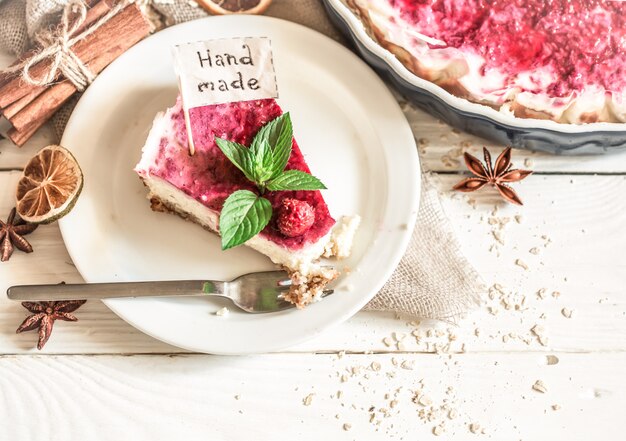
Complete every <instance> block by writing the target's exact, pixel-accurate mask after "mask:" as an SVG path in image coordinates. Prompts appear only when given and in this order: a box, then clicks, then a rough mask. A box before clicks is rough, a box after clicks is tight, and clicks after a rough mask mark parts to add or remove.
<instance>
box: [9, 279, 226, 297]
mask: <svg viewBox="0 0 626 441" xmlns="http://www.w3.org/2000/svg"><path fill="white" fill-rule="evenodd" d="M225 284H226V282H217V281H211V280H176V281H162V282H115V283H75V284H67V285H66V284H57V285H20V286H12V287H10V288H9V289H8V290H7V297H8V298H9V299H11V300H22V301H24V300H25V301H34V302H37V301H46V300H48V301H53V300H91V299H110V298H120V297H179V296H203V295H210V294H213V295H224V292H225V291H224V289H225Z"/></svg>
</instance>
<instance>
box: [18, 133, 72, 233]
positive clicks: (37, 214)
mask: <svg viewBox="0 0 626 441" xmlns="http://www.w3.org/2000/svg"><path fill="white" fill-rule="evenodd" d="M82 189H83V172H82V170H81V169H80V166H79V165H78V162H76V159H75V158H74V156H72V154H71V153H70V152H69V151H68V150H67V149H65V148H63V147H61V146H58V145H49V146H48V147H44V148H43V149H41V150H40V151H39V153H37V154H36V155H35V156H34V157H33V158H32V159H31V160H30V161H28V164H26V167H25V168H24V172H23V174H22V178H21V179H20V180H19V182H18V183H17V192H16V195H15V197H16V208H17V212H18V214H19V215H20V217H21V218H22V219H24V220H25V221H26V222H30V223H34V224H48V223H50V222H54V221H55V220H57V219H59V218H61V217H63V216H65V215H66V214H67V213H69V212H70V210H71V209H72V208H73V207H74V204H75V203H76V200H77V199H78V195H80V192H81V190H82Z"/></svg>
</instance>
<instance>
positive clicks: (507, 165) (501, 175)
mask: <svg viewBox="0 0 626 441" xmlns="http://www.w3.org/2000/svg"><path fill="white" fill-rule="evenodd" d="M483 154H484V155H485V165H486V166H485V165H483V164H482V163H481V162H480V160H479V159H478V158H476V157H475V156H472V155H470V154H469V153H464V154H463V155H464V157H465V164H466V165H467V168H468V169H469V170H470V171H471V172H472V173H473V174H474V175H475V176H476V177H474V178H467V179H463V180H462V181H461V182H459V183H458V184H456V185H455V186H454V187H453V189H454V190H458V191H464V192H470V191H476V190H479V189H481V188H483V187H484V186H485V185H486V184H490V185H493V186H494V187H496V189H497V190H498V191H499V192H500V194H501V195H502V197H503V198H504V199H506V200H507V201H509V202H510V203H512V204H517V205H523V204H522V200H521V199H520V198H519V196H518V195H517V193H515V191H514V190H513V189H512V188H511V187H509V186H508V185H506V184H505V183H506V182H517V181H521V180H522V179H524V178H526V177H527V176H528V175H530V174H531V173H532V171H530V170H517V169H512V167H513V164H511V147H507V148H506V149H505V150H504V151H503V152H502V153H500V155H499V156H498V159H496V163H495V164H494V165H493V166H492V165H491V154H490V153H489V150H487V149H486V148H485V147H483Z"/></svg>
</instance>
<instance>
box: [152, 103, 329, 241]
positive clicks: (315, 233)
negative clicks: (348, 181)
mask: <svg viewBox="0 0 626 441" xmlns="http://www.w3.org/2000/svg"><path fill="white" fill-rule="evenodd" d="M168 114H169V117H170V121H169V125H170V127H171V128H170V131H169V133H167V134H166V135H164V136H163V137H162V138H161V141H160V145H159V152H158V154H157V156H156V158H155V163H154V165H153V166H152V167H151V168H150V173H151V174H152V175H154V176H158V177H160V178H162V179H165V180H166V181H168V182H169V183H171V184H172V185H174V186H175V187H177V188H178V189H180V190H181V191H183V192H185V193H186V194H187V195H189V196H191V197H192V198H194V199H196V200H197V201H198V202H200V203H202V204H204V205H205V206H206V207H207V208H210V209H212V210H215V211H218V212H219V211H221V209H222V206H223V205H224V201H225V200H226V198H227V197H228V196H229V195H230V194H231V193H233V192H234V191H236V190H241V189H246V190H250V191H253V192H256V191H257V189H256V186H255V185H254V184H253V183H252V182H250V181H248V180H247V179H246V178H245V176H244V175H243V173H242V172H241V171H239V169H237V168H236V167H235V166H234V165H233V164H232V163H231V162H230V161H229V160H228V158H226V156H224V154H223V153H222V152H221V150H220V149H219V147H217V145H216V144H215V141H214V138H215V136H219V137H221V138H225V139H229V140H231V141H235V142H238V143H240V144H243V145H249V144H250V142H251V141H252V138H253V137H254V135H255V134H256V133H257V131H258V130H259V129H260V128H261V127H262V126H264V125H265V124H266V123H268V122H269V121H271V120H273V119H275V118H276V117H277V116H279V115H281V114H282V110H281V108H280V107H279V105H278V104H277V103H276V101H274V100H272V99H267V100H257V101H244V102H236V103H226V104H216V105H212V106H204V107H198V108H194V109H191V110H190V111H189V117H190V120H191V130H192V132H193V139H194V144H195V147H196V153H195V155H194V156H190V155H189V153H188V151H189V149H188V139H187V131H186V128H185V121H184V117H183V112H182V108H181V104H180V100H179V102H178V103H177V104H176V106H175V107H174V108H172V109H170V111H169V112H168ZM286 170H301V171H304V172H307V173H310V170H309V167H308V166H307V164H306V162H305V160H304V157H303V156H302V152H301V151H300V148H299V147H298V144H297V143H296V140H295V139H294V140H293V144H292V152H291V157H290V158H289V162H288V163H287V167H286ZM264 197H266V198H267V199H269V201H270V202H271V203H272V208H273V212H274V216H273V218H272V220H271V221H270V223H269V225H268V226H267V227H266V228H265V229H264V230H263V231H262V232H261V233H260V235H261V236H263V237H265V238H266V239H269V240H271V241H272V242H275V243H277V244H279V245H282V246H284V247H286V248H289V249H292V250H298V249H300V248H302V247H304V246H305V245H307V244H309V243H313V242H316V241H317V240H318V239H320V238H321V237H322V236H325V235H326V234H327V233H328V232H329V231H330V229H331V227H332V226H333V225H334V224H335V220H334V219H333V218H332V217H331V216H330V213H329V211H328V206H327V205H326V202H325V201H324V198H323V197H322V194H321V193H320V192H319V191H274V192H267V193H265V194H264ZM285 199H294V200H298V201H302V203H306V204H307V205H308V206H309V207H310V208H311V210H312V212H313V219H311V224H310V225H309V228H307V229H306V231H304V230H303V231H302V233H301V234H299V235H297V236H296V237H288V236H286V235H284V234H283V233H281V232H280V230H279V227H278V225H277V217H278V213H280V210H281V208H282V205H283V200H285Z"/></svg>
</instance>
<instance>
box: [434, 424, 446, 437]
mask: <svg viewBox="0 0 626 441" xmlns="http://www.w3.org/2000/svg"><path fill="white" fill-rule="evenodd" d="M443 432H445V430H444V429H443V426H442V425H441V424H440V425H438V426H435V427H433V435H435V436H439V435H441V434H442V433H443Z"/></svg>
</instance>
